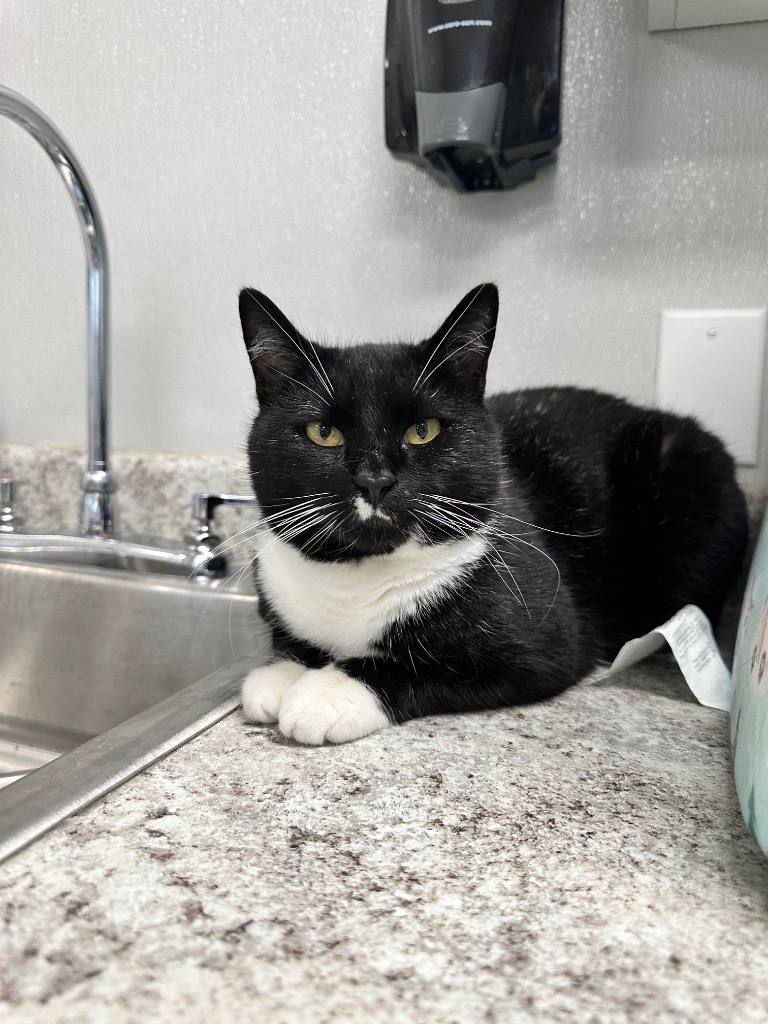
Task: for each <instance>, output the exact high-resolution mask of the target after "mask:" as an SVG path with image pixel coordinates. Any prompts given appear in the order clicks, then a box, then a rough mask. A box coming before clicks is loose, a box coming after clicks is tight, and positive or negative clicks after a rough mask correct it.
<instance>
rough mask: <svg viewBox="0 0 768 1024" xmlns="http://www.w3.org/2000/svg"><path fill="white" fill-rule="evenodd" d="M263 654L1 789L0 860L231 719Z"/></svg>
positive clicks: (236, 664)
mask: <svg viewBox="0 0 768 1024" xmlns="http://www.w3.org/2000/svg"><path fill="white" fill-rule="evenodd" d="M268 656H269V654H268V652H266V651H260V652H258V653H257V652H254V653H253V654H251V655H249V656H248V657H246V658H243V659H241V660H240V661H237V662H234V663H233V664H230V665H226V666H224V667H223V668H220V669H217V670H216V671H215V672H212V673H211V674H210V675H207V676H205V677H203V678H202V679H198V680H196V681H195V682H194V683H190V685H189V686H186V687H184V689H182V690H179V691H178V692H177V693H175V694H172V695H171V696H170V697H167V698H166V699H165V700H162V701H160V702H159V703H157V704H154V705H153V706H152V707H150V708H147V709H146V710H145V711H142V712H140V713H139V714H138V715H134V716H133V717H132V718H129V719H127V720H126V721H125V722H122V723H120V725H116V726H114V728H112V729H109V730H108V731H107V732H104V733H101V734H100V735H98V736H95V737H94V738H93V739H91V740H87V741H86V742H85V743H83V744H81V745H80V746H79V747H76V748H75V749H74V750H71V751H70V752H69V753H66V754H62V755H61V757H58V758H56V759H55V760H54V761H50V762H48V764H45V765H43V766H42V767H40V768H37V769H35V770H34V771H32V772H30V773H29V774H28V775H26V776H24V778H21V779H18V780H17V781H16V782H14V783H13V784H12V785H9V786H6V787H5V788H3V789H0V862H2V861H4V860H6V859H7V858H8V857H11V856H13V854H15V853H18V852H19V851H20V850H22V849H24V848H25V847H26V846H28V845H29V844H30V843H32V842H33V841H34V840H35V839H38V838H39V837H40V836H42V835H44V834H45V833H46V832H48V831H50V830H51V829H52V828H55V827H56V826H57V825H59V824H60V823H61V822H62V821H64V820H65V819H66V818H68V817H69V816H70V815H71V814H75V813H76V812H78V811H81V810H84V809H85V808H86V807H88V806H89V805H90V804H92V803H94V802H95V801H96V800H98V799H99V798H100V797H102V796H104V795H105V794H106V793H109V792H110V791H111V790H113V789H115V788H116V787H117V786H119V785H121V784H122V783H123V782H126V781H127V780H128V779H130V778H132V777H133V776H134V775H137V774H138V773H139V772H141V771H143V770H144V769H145V768H148V767H149V765H151V764H154V763H155V762H156V761H158V760H160V758H162V757H165V756H166V755H167V754H170V753H171V752H172V751H173V750H176V749H177V748H178V747H180V746H182V745H183V744H184V743H187V742H188V741H189V740H191V739H193V738H194V737H195V736H197V735H199V734H200V733H201V732H205V730H207V729H209V728H210V727H211V726H212V725H215V724H216V722H219V721H221V719H222V718H225V717H226V716H227V715H229V714H231V713H232V712H233V711H234V710H235V709H236V708H238V707H239V706H240V688H241V683H242V680H243V679H244V678H245V676H246V675H247V674H248V672H250V671H251V670H252V669H254V668H258V667H260V666H262V665H264V664H265V663H266V661H267V660H268Z"/></svg>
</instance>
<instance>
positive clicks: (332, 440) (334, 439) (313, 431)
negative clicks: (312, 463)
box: [304, 420, 344, 448]
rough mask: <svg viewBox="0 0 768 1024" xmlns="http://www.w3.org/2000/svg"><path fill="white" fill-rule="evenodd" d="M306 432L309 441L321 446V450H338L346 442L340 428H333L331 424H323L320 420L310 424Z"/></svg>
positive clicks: (305, 429)
mask: <svg viewBox="0 0 768 1024" xmlns="http://www.w3.org/2000/svg"><path fill="white" fill-rule="evenodd" d="M304 431H305V433H306V435H307V437H308V438H309V440H310V441H314V442H315V444H319V445H320V447H321V448H336V447H338V446H339V445H340V444H342V443H343V441H344V435H343V434H342V432H341V431H340V430H339V429H338V427H332V426H331V424H330V423H321V422H320V421H319V420H315V421H313V422H312V423H308V424H307V425H306V427H305V428H304Z"/></svg>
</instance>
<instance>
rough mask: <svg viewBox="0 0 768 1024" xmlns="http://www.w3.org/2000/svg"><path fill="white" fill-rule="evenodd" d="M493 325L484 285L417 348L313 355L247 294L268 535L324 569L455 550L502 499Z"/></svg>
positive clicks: (491, 291)
mask: <svg viewBox="0 0 768 1024" xmlns="http://www.w3.org/2000/svg"><path fill="white" fill-rule="evenodd" d="M497 314H498V292H497V290H496V288H495V286H494V285H490V284H486V285H481V286H480V287H478V288H475V289H474V290H473V291H472V292H470V293H469V294H468V295H466V296H465V297H464V298H463V299H462V301H461V302H460V303H459V304H458V305H457V306H456V308H455V309H454V310H453V312H452V313H451V314H450V316H449V317H448V318H447V319H446V321H445V323H443V324H442V326H441V327H440V328H439V330H438V331H436V333H435V334H434V335H433V336H432V337H431V338H428V339H427V340H425V341H422V342H419V343H417V344H406V343H382V344H358V345H351V346H346V347H341V346H328V345H321V344H313V343H312V342H311V341H309V340H308V339H307V338H305V337H303V336H302V335H301V334H300V333H299V332H298V331H297V330H296V328H295V327H294V326H293V324H291V323H290V322H289V321H288V320H287V319H286V317H285V316H284V315H283V314H282V313H281V311H280V310H279V309H278V308H277V306H275V304H274V303H273V302H271V301H270V300H269V299H268V298H267V297H266V296H264V295H262V294H261V293H259V292H257V291H254V290H252V289H250V288H247V289H245V290H244V291H242V292H241V293H240V318H241V321H242V325H243V334H244V337H245V344H246V348H247V350H248V354H249V356H250V360H251V365H252V367H253V373H254V377H255V379H256V392H257V396H258V400H259V413H258V415H257V417H256V419H255V421H254V424H253V428H252V430H251V434H250V439H249V446H248V453H249V459H250V465H251V474H252V477H253V486H254V492H255V494H256V497H257V498H258V500H259V504H260V506H261V508H262V511H263V513H264V515H265V516H266V517H268V522H269V525H270V526H271V528H272V530H273V531H274V532H276V533H278V534H279V535H280V536H281V537H282V538H283V539H284V540H287V541H289V542H291V543H293V544H294V545H295V546H297V547H299V548H300V549H301V550H303V551H304V552H305V554H307V555H310V556H312V557H315V558H321V559H329V558H331V559H345V558H360V557H365V556H367V555H371V554H384V553H387V552H390V551H393V550H394V549H395V548H397V547H398V546H399V545H401V544H402V543H404V542H405V541H407V540H409V539H410V538H411V537H416V538H418V539H421V540H423V541H424V542H426V543H438V542H440V541H444V540H447V539H455V538H456V537H460V536H462V535H465V534H467V533H470V532H472V530H473V529H474V528H475V527H476V526H477V525H479V522H484V521H485V520H486V519H487V517H488V509H487V507H486V508H483V506H487V505H488V503H489V502H493V501H494V500H495V499H496V498H497V497H498V489H499V486H500V474H501V458H500V450H499V437H498V433H497V430H496V428H495V426H494V424H493V421H492V420H491V417H490V415H489V414H488V412H487V410H486V409H485V405H484V402H483V395H484V391H485V376H486V367H487V363H488V356H489V354H490V351H491V345H492V344H493V337H494V332H495V329H496V318H497Z"/></svg>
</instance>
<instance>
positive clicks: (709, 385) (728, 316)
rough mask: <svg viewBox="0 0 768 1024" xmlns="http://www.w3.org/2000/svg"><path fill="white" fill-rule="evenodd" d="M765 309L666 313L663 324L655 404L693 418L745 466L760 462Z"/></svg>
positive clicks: (666, 311)
mask: <svg viewBox="0 0 768 1024" xmlns="http://www.w3.org/2000/svg"><path fill="white" fill-rule="evenodd" d="M765 326H766V311H765V310H764V309H733V310H729V309H717V310H707V309H666V310H664V311H663V312H662V314H661V318H660V324H659V349H658V360H657V364H656V404H657V406H658V407H659V408H660V409H667V410H669V411H671V412H679V413H682V414H684V415H688V416H695V417H696V418H697V419H698V420H699V422H700V423H702V424H703V426H705V427H706V428H707V429H708V430H711V431H712V433H714V434H717V436H718V437H720V438H721V439H722V440H723V441H724V442H725V444H726V445H727V447H728V449H729V451H730V452H731V454H732V455H733V456H734V458H735V459H736V461H737V462H739V463H741V464H742V465H754V464H755V463H756V462H757V451H758V441H759V434H760V412H761V406H762V393H763V356H764V351H765Z"/></svg>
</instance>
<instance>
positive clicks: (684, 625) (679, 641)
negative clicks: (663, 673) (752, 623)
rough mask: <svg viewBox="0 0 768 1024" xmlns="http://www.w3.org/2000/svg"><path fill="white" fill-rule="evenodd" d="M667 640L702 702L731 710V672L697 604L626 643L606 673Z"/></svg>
mask: <svg viewBox="0 0 768 1024" xmlns="http://www.w3.org/2000/svg"><path fill="white" fill-rule="evenodd" d="M665 640H666V641H667V643H668V644H669V646H670V647H671V648H672V653H673V654H674V656H675V659H676V660H677V664H678V665H679V666H680V671H681V672H682V673H683V676H684V677H685V681H686V683H688V686H689V687H690V689H691V692H692V693H693V695H694V697H695V698H696V700H697V701H698V702H699V704H706V705H707V707H710V708H719V709H720V710H721V711H730V710H731V689H732V686H731V674H730V672H729V671H728V669H727V668H726V665H725V662H724V661H723V659H722V657H721V656H720V651H719V650H718V647H717V642H716V641H715V637H714V634H713V632H712V626H711V625H710V623H709V619H708V618H707V616H706V615H705V614H704V612H703V611H702V610H701V608H697V607H696V605H695V604H687V605H686V606H685V608H681V609H680V611H679V612H678V613H677V614H676V615H673V616H672V618H671V619H670V620H669V621H668V622H665V623H664V625H663V626H659V627H658V628H656V629H652V630H651V632H650V633H646V634H645V636H641V637H638V638H637V639H636V640H629V641H628V642H627V643H625V644H624V646H623V647H622V648H621V650H620V651H619V653H618V654H617V655H616V657H615V658H614V660H613V663H612V665H611V666H610V668H609V669H608V671H607V673H606V675H609V676H610V675H613V673H614V672H620V671H621V670H622V669H624V668H629V666H630V665H634V664H635V662H638V661H642V659H643V658H647V657H648V655H649V654H653V652H654V651H657V650H658V649H659V648H660V647H661V646H662V644H663V643H664V641H665ZM603 678H605V677H603Z"/></svg>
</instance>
